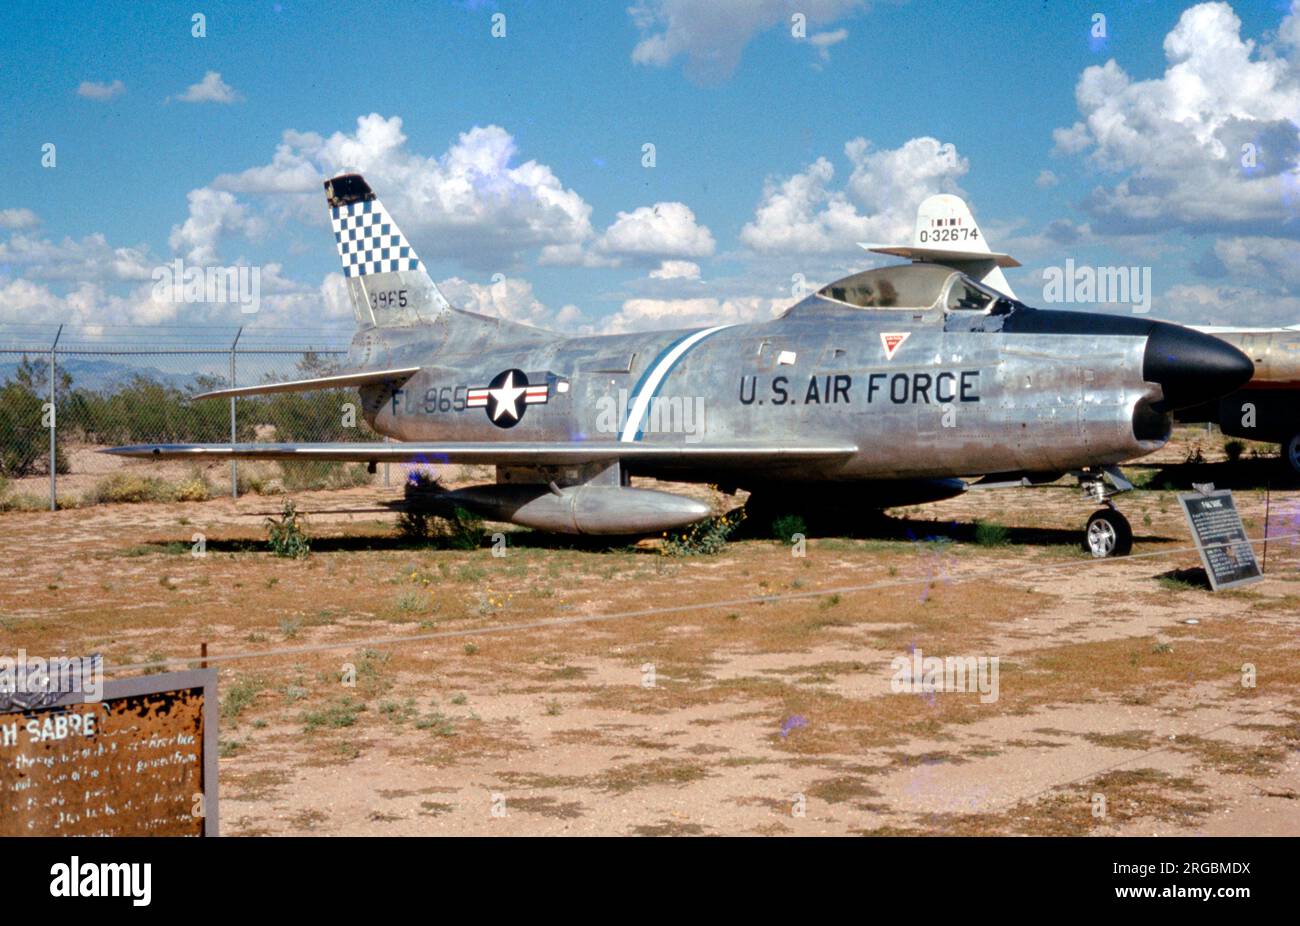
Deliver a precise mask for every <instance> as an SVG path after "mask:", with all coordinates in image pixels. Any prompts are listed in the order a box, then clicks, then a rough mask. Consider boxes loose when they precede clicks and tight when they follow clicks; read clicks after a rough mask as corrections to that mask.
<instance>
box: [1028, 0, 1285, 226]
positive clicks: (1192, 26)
mask: <svg viewBox="0 0 1300 926" xmlns="http://www.w3.org/2000/svg"><path fill="white" fill-rule="evenodd" d="M1298 17H1300V14H1298V13H1297V7H1296V6H1293V7H1292V10H1291V13H1290V15H1288V16H1287V17H1286V18H1285V19H1284V20H1283V23H1282V26H1281V28H1280V30H1279V36H1280V39H1279V42H1278V43H1277V44H1276V45H1275V46H1273V47H1266V48H1261V47H1259V46H1258V45H1257V43H1256V42H1255V41H1254V40H1252V39H1248V38H1243V37H1242V35H1241V20H1240V19H1239V18H1238V17H1237V15H1236V13H1235V12H1234V11H1233V9H1232V7H1231V6H1230V5H1229V4H1227V3H1201V4H1198V5H1196V6H1193V7H1190V8H1189V9H1187V10H1185V11H1184V12H1183V14H1182V15H1181V16H1180V17H1179V19H1178V23H1177V24H1176V25H1175V26H1174V28H1173V30H1172V31H1171V32H1170V33H1169V34H1168V35H1167V36H1166V37H1165V41H1164V52H1165V58H1166V61H1167V64H1166V67H1165V71H1164V73H1163V74H1162V75H1161V76H1160V77H1157V78H1152V79H1150V80H1134V79H1133V78H1131V77H1130V76H1129V75H1128V74H1127V73H1126V72H1125V71H1124V69H1123V68H1121V67H1120V65H1119V64H1118V63H1117V62H1116V61H1114V60H1111V61H1107V62H1106V63H1105V64H1103V65H1096V66H1093V67H1089V68H1087V69H1086V70H1084V72H1083V74H1082V75H1081V76H1080V78H1079V81H1078V84H1077V86H1076V88H1075V98H1076V101H1077V103H1078V107H1079V112H1080V114H1081V117H1082V118H1081V119H1080V120H1079V121H1078V122H1076V123H1074V124H1073V125H1071V126H1069V127H1066V128H1060V129H1057V130H1056V132H1055V133H1054V138H1055V141H1056V150H1057V152H1058V153H1059V154H1065V155H1077V154H1085V155H1086V157H1087V159H1088V160H1089V162H1090V163H1091V164H1092V165H1093V166H1094V167H1096V168H1097V169H1099V170H1101V171H1103V172H1107V173H1112V174H1115V175H1117V176H1118V178H1119V179H1118V180H1117V181H1116V182H1114V183H1113V184H1111V185H1109V186H1099V187H1097V188H1096V189H1094V190H1093V191H1092V193H1091V194H1090V195H1089V197H1088V198H1087V200H1086V202H1085V204H1084V207H1085V209H1086V210H1087V211H1088V212H1089V213H1090V214H1091V215H1092V216H1093V217H1094V219H1095V221H1096V224H1097V226H1098V230H1099V231H1103V232H1112V231H1115V232H1121V231H1135V230H1142V231H1154V230H1164V229H1167V228H1168V227H1169V224H1170V223H1171V222H1172V223H1176V224H1178V225H1179V226H1181V227H1182V228H1184V229H1186V230H1192V231H1197V230H1214V229H1223V228H1232V227H1236V228H1239V229H1244V228H1248V227H1251V226H1254V227H1256V228H1261V227H1265V226H1268V225H1269V224H1276V223H1278V222H1280V221H1283V220H1285V219H1287V218H1294V217H1296V215H1297V198H1298V197H1297V194H1300V174H1298V173H1297V169H1298V166H1300V160H1298V158H1300V134H1297V121H1298V120H1300V48H1297V45H1296V41H1295V37H1296V36H1297V35H1300V27H1298V26H1297V18H1298Z"/></svg>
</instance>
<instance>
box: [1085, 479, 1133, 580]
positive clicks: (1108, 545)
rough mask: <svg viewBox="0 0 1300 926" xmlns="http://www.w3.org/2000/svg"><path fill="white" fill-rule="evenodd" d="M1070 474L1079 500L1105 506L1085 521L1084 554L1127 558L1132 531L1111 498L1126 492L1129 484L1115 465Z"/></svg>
mask: <svg viewBox="0 0 1300 926" xmlns="http://www.w3.org/2000/svg"><path fill="white" fill-rule="evenodd" d="M1074 475H1075V476H1076V477H1077V478H1078V480H1079V487H1080V488H1081V489H1082V490H1083V497H1084V498H1085V499H1087V500H1089V501H1093V502H1099V503H1101V504H1102V505H1104V506H1105V507H1103V508H1099V509H1098V510H1097V511H1094V512H1093V513H1092V516H1091V517H1089V518H1088V526H1087V528H1086V529H1085V530H1084V532H1083V549H1084V552H1086V553H1091V554H1092V555H1093V556H1095V557H1097V558H1098V559H1104V558H1106V557H1108V556H1128V555H1129V553H1130V552H1132V550H1133V528H1132V526H1131V525H1130V524H1129V523H1128V518H1126V517H1124V515H1122V514H1120V512H1119V509H1118V508H1116V507H1115V503H1114V502H1112V501H1111V498H1112V497H1113V496H1115V495H1118V494H1120V493H1121V492H1127V491H1129V490H1130V489H1132V488H1133V484H1132V483H1131V482H1129V481H1128V480H1127V479H1125V478H1124V475H1123V474H1122V473H1121V472H1120V471H1119V467H1118V466H1107V467H1106V468H1105V469H1102V470H1100V471H1098V470H1083V471H1081V472H1076V473H1075V474H1074Z"/></svg>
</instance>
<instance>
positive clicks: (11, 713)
mask: <svg viewBox="0 0 1300 926" xmlns="http://www.w3.org/2000/svg"><path fill="white" fill-rule="evenodd" d="M217 706H218V705H217V673H216V670H215V669H201V670H196V671H191V672H169V673H164V674H159V675H144V676H141V677H139V678H130V679H122V680H119V681H110V682H106V683H104V685H103V688H102V699H101V700H98V701H92V700H87V699H86V697H85V695H84V694H69V695H66V696H64V697H61V698H59V699H58V700H57V701H55V702H54V703H53V704H50V705H47V706H42V707H38V708H31V709H24V708H21V707H16V706H8V707H4V708H2V709H0V836H59V835H67V836H215V835H216V834H217V752H218V749H217Z"/></svg>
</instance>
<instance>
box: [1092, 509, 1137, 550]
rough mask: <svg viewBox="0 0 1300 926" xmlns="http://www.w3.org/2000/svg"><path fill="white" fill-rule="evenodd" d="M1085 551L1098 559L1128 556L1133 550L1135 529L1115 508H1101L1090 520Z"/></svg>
mask: <svg viewBox="0 0 1300 926" xmlns="http://www.w3.org/2000/svg"><path fill="white" fill-rule="evenodd" d="M1083 549H1084V551H1085V552H1087V553H1091V554H1092V555H1093V556H1094V557H1096V558H1098V559H1103V558H1105V557H1109V556H1128V555H1129V553H1130V552H1132V550H1133V528H1132V527H1131V526H1130V525H1129V523H1128V518H1126V517H1124V516H1123V515H1122V514H1120V513H1119V512H1118V511H1116V510H1115V509H1114V508H1100V509H1098V510H1097V511H1094V512H1093V513H1092V517H1090V518H1088V527H1087V528H1086V529H1085V530H1084V532H1083Z"/></svg>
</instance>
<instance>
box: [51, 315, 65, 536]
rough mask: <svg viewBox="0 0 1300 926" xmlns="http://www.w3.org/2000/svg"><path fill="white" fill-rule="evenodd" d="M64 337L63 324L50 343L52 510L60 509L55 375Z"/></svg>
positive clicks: (57, 413)
mask: <svg viewBox="0 0 1300 926" xmlns="http://www.w3.org/2000/svg"><path fill="white" fill-rule="evenodd" d="M61 337H63V326H62V325H59V330H58V331H56V332H55V333H54V343H53V344H51V345H50V510H51V511H58V509H59V487H58V480H59V477H58V469H59V463H58V459H57V458H56V455H57V453H58V450H57V449H56V447H55V436H56V432H57V429H58V415H59V412H58V405H57V396H56V395H55V391H54V377H55V374H56V373H57V368H56V366H55V353H56V351H57V350H58V347H59V338H61Z"/></svg>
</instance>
